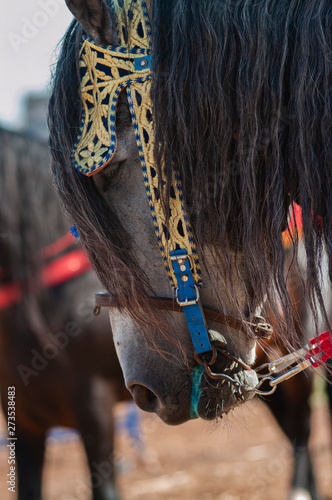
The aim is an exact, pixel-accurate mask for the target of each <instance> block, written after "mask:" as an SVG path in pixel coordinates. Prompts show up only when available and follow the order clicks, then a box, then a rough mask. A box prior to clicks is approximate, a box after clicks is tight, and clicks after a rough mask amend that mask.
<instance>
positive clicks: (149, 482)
mask: <svg viewBox="0 0 332 500" xmlns="http://www.w3.org/2000/svg"><path fill="white" fill-rule="evenodd" d="M126 411H127V410H126V406H125V405H119V406H118V407H117V409H116V413H117V421H118V422H122V421H123V419H124V416H125V414H126ZM312 426H313V431H312V436H311V442H310V447H311V450H312V455H313V461H314V466H315V470H316V477H317V483H318V488H319V491H320V493H321V495H322V499H323V500H332V436H331V424H330V419H329V414H328V410H327V406H326V401H325V399H324V397H323V396H322V395H321V394H319V395H318V396H317V395H316V396H315V398H314V399H313V417H312ZM140 427H141V435H142V444H141V448H138V449H137V448H135V446H134V444H133V441H132V440H131V439H130V438H129V435H128V433H127V432H126V431H125V430H121V426H120V430H119V432H118V433H117V437H116V462H117V469H118V485H119V489H120V492H121V495H122V500H285V499H286V498H287V491H288V485H289V481H290V477H291V473H292V464H293V461H292V453H291V446H290V444H289V442H288V440H287V439H286V438H285V437H284V435H283V433H282V432H281V430H280V429H279V428H278V426H277V424H276V423H275V421H274V419H273V417H272V416H271V414H270V413H269V411H268V410H267V408H266V407H265V406H264V405H263V404H262V403H261V402H259V401H258V400H254V401H251V402H249V403H248V404H247V405H245V406H244V407H242V408H238V409H237V410H235V411H234V412H233V413H232V414H231V415H229V416H228V417H226V418H224V419H223V420H222V421H221V422H220V423H219V424H218V425H216V424H211V423H206V422H203V421H202V420H197V421H192V422H189V423H187V424H184V425H182V426H179V427H167V426H165V425H164V424H162V423H161V422H160V421H159V419H158V418H157V417H155V416H153V415H150V414H145V415H142V417H141V425H140ZM4 431H5V429H4V420H2V421H1V426H0V435H1V436H2V437H3V436H4ZM69 436H70V438H68V437H67V438H66V439H51V438H50V439H49V440H48V446H47V453H46V463H45V470H44V495H43V500H90V499H91V493H90V489H89V487H88V479H87V477H88V470H87V463H86V458H85V455H84V452H83V447H82V444H81V441H80V439H79V436H77V435H76V434H69ZM7 454H8V452H7V449H6V447H5V445H4V442H3V441H2V445H0V498H1V500H16V495H15V494H14V493H10V492H8V491H7V487H6V483H5V482H6V477H5V474H6V473H7Z"/></svg>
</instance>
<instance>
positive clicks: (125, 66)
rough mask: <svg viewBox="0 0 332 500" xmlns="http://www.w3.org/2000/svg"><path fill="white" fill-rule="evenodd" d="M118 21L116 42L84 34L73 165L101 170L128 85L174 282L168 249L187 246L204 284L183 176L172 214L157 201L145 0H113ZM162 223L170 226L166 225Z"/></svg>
mask: <svg viewBox="0 0 332 500" xmlns="http://www.w3.org/2000/svg"><path fill="white" fill-rule="evenodd" d="M113 8H114V11H115V14H116V18H117V21H118V34H119V41H120V43H119V46H117V47H113V46H98V45H96V44H95V43H94V41H93V40H91V39H90V38H88V37H87V36H84V37H83V38H82V42H81V47H80V53H79V64H80V72H81V97H82V121H81V126H80V131H79V134H78V137H77V140H76V142H75V146H74V149H73V152H72V162H73V165H74V167H75V169H76V170H77V171H78V172H79V173H80V174H81V175H85V176H91V175H93V174H95V173H97V172H99V171H101V170H102V169H103V168H104V167H105V166H106V165H107V164H108V163H109V162H110V161H111V160H112V157H113V156H114V153H115V151H116V106H117V102H118V98H119V95H120V93H121V91H122V90H123V89H126V91H127V96H128V102H129V108H130V113H131V117H132V122H133V127H134V130H135V135H136V142H137V147H138V152H139V156H140V160H141V165H142V170H143V177H144V183H145V188H146V193H147V197H148V201H149V206H150V211H151V215H152V219H153V223H154V227H155V232H156V235H157V239H158V244H159V248H160V251H161V254H162V257H163V260H164V265H165V269H166V272H167V274H168V276H169V279H170V282H171V284H172V286H173V288H174V289H175V288H177V279H176V276H175V274H174V270H173V266H172V265H171V264H170V257H169V254H170V252H172V251H175V250H178V249H185V250H186V252H187V254H188V256H190V258H191V262H192V265H193V269H192V272H193V276H194V279H195V284H196V285H197V286H201V285H202V276H201V269H200V264H199V260H198V255H197V251H196V244H195V238H194V234H193V231H192V228H191V225H190V222H189V218H188V216H187V213H186V209H185V206H184V200H183V194H182V187H181V181H180V179H179V178H178V176H177V173H176V171H175V170H173V176H172V179H171V185H172V190H171V191H172V197H171V198H170V217H169V221H168V224H166V214H165V212H164V209H163V205H162V203H161V196H160V191H159V189H160V186H161V185H163V182H162V181H163V179H159V176H158V172H157V169H156V168H155V167H154V154H153V149H154V129H153V114H152V102H151V97H150V90H151V78H152V77H151V68H150V66H151V30H150V23H149V18H148V13H147V8H146V4H145V1H144V0H137V1H135V2H133V1H132V0H113ZM166 225H167V226H168V229H166Z"/></svg>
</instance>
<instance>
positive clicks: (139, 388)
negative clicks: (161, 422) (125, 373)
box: [130, 384, 158, 413]
mask: <svg viewBox="0 0 332 500" xmlns="http://www.w3.org/2000/svg"><path fill="white" fill-rule="evenodd" d="M130 392H131V393H132V395H133V398H134V400H135V403H136V404H137V406H138V407H139V408H141V410H144V411H148V412H150V413H155V412H156V410H157V404H158V397H157V396H156V395H155V394H154V393H153V392H152V391H151V390H150V389H148V388H147V387H145V386H144V385H140V384H134V385H133V386H132V387H130Z"/></svg>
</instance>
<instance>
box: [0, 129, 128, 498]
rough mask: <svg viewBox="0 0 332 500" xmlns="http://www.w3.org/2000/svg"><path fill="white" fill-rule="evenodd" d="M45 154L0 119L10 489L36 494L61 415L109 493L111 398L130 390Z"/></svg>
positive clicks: (99, 490)
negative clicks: (0, 125) (11, 400)
mask: <svg viewBox="0 0 332 500" xmlns="http://www.w3.org/2000/svg"><path fill="white" fill-rule="evenodd" d="M49 161H50V155H49V149H48V147H47V145H46V144H45V143H43V142H40V141H38V140H37V139H35V138H32V137H29V135H28V134H19V133H14V132H10V131H8V130H4V129H0V227H1V236H0V273H1V281H0V283H1V284H0V389H1V403H2V408H3V411H4V414H5V415H7V412H8V408H7V401H8V390H9V389H8V387H15V402H16V415H15V424H16V428H15V436H16V437H17V441H15V443H16V450H15V451H16V458H17V463H16V464H15V466H16V467H17V468H16V478H17V479H18V483H19V484H18V490H19V494H18V498H19V500H38V499H41V498H42V496H41V477H42V465H43V459H44V450H45V438H46V434H47V432H48V431H49V429H50V427H52V426H58V425H61V426H66V427H71V428H75V429H78V430H79V431H80V433H81V436H82V439H83V443H84V446H85V450H86V453H87V458H88V463H89V467H90V470H91V473H93V476H92V478H93V479H94V480H93V481H92V486H93V498H94V500H97V499H98V500H111V499H112V500H114V499H116V498H118V495H117V492H116V487H115V483H114V466H113V433H114V421H113V405H114V403H116V402H117V401H120V400H126V399H128V397H130V396H129V393H128V392H127V391H126V389H125V387H124V383H123V377H122V374H121V369H120V366H119V363H118V360H117V356H116V354H115V349H114V344H113V339H112V335H111V331H110V327H109V321H108V319H107V318H106V317H105V316H104V315H102V316H101V317H100V318H98V319H96V318H95V317H94V315H93V307H94V306H93V303H92V297H93V294H94V292H95V291H96V290H98V283H97V280H96V278H95V276H94V273H93V272H92V270H91V268H90V266H89V265H88V263H87V262H88V261H87V260H86V258H85V257H84V256H83V254H82V252H81V250H80V248H79V245H78V243H76V242H74V241H75V238H73V237H71V235H68V234H67V231H68V227H67V223H66V222H65V221H64V218H63V216H62V214H61V211H60V206H59V203H58V198H57V196H56V193H55V191H54V189H53V187H52V185H51V174H50V171H49ZM73 240H74V241H73ZM100 471H102V472H103V473H101V472H100ZM17 474H18V475H17Z"/></svg>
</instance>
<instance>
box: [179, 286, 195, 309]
mask: <svg viewBox="0 0 332 500" xmlns="http://www.w3.org/2000/svg"><path fill="white" fill-rule="evenodd" d="M194 287H195V292H196V298H195V299H194V300H188V299H186V300H184V301H182V302H181V301H180V300H179V289H178V288H177V289H176V290H175V298H176V302H177V303H178V304H179V306H181V307H184V306H194V305H195V304H197V302H198V301H199V291H198V288H197V286H196V285H194Z"/></svg>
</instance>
